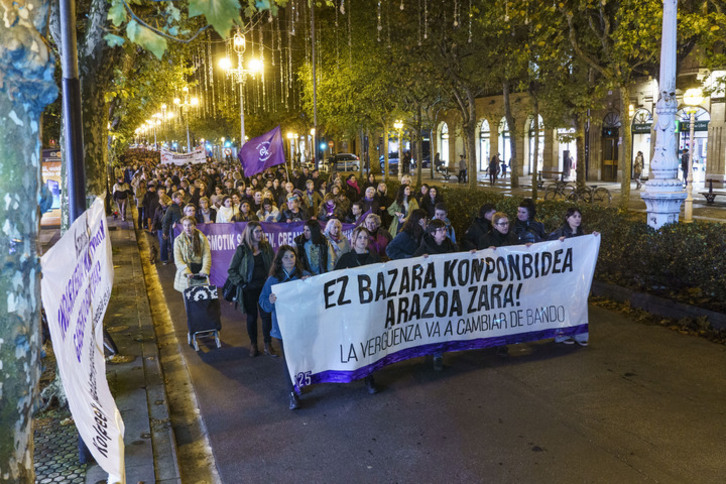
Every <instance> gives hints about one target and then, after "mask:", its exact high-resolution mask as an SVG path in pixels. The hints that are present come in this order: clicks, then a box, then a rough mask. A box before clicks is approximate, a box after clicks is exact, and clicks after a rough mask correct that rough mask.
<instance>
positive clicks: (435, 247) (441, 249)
mask: <svg viewBox="0 0 726 484" xmlns="http://www.w3.org/2000/svg"><path fill="white" fill-rule="evenodd" d="M456 251H457V248H456V244H455V243H454V242H452V240H451V239H450V238H449V237H448V235H447V227H446V222H444V221H443V220H439V219H434V220H432V221H431V222H429V224H428V226H427V227H426V233H425V234H424V235H423V237H422V238H421V245H419V246H418V249H416V251H415V252H414V253H413V256H414V257H419V256H429V255H431V254H450V253H451V252H456Z"/></svg>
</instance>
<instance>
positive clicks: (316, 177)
mask: <svg viewBox="0 0 726 484" xmlns="http://www.w3.org/2000/svg"><path fill="white" fill-rule="evenodd" d="M115 177H116V183H115V184H114V186H113V189H112V195H111V196H112V199H113V200H114V202H115V208H116V210H115V211H114V216H120V217H121V218H122V219H125V218H126V217H127V212H128V209H127V204H128V203H133V202H135V205H136V208H137V213H138V217H137V219H136V221H135V222H136V224H137V226H138V227H139V229H142V228H143V229H146V230H147V231H148V232H149V233H150V234H152V235H154V237H153V238H152V240H153V241H154V242H156V241H158V246H157V245H156V244H155V243H154V245H152V248H151V254H150V257H151V260H152V263H154V262H155V261H156V260H157V254H158V259H159V260H160V262H161V263H162V264H167V263H169V262H174V264H175V265H176V269H177V270H176V274H175V278H174V288H175V289H176V290H178V291H180V292H183V291H184V290H185V289H186V288H188V287H190V286H191V285H193V284H199V283H207V284H208V282H209V281H208V276H209V273H210V269H211V250H210V245H209V241H208V240H207V238H206V236H205V235H204V234H203V233H202V232H201V231H200V230H198V229H197V225H198V224H206V223H230V222H248V223H247V225H246V226H245V229H244V231H243V233H242V236H241V242H240V243H239V245H238V246H237V248H236V250H235V254H234V257H233V258H232V260H231V262H230V265H229V269H228V283H229V284H230V285H231V287H232V288H233V289H232V292H233V296H232V299H233V300H234V305H235V308H236V309H237V310H238V311H239V312H240V313H242V314H244V315H245V320H246V326H247V333H248V336H249V339H250V356H251V357H255V356H258V355H259V354H260V346H259V345H258V320H260V321H261V322H262V325H261V329H262V339H263V346H262V352H263V353H264V354H265V355H269V356H271V357H277V356H278V351H277V350H276V349H275V348H274V346H273V343H272V338H275V339H277V340H278V341H279V345H280V349H281V350H282V349H283V348H282V345H283V343H282V338H281V334H280V331H279V327H278V325H277V318H276V311H275V302H276V296H275V294H274V293H273V292H272V291H271V287H272V286H273V285H274V284H278V283H281V282H287V281H291V280H296V279H300V278H306V277H310V276H315V275H319V274H323V273H325V272H329V271H332V270H337V269H345V268H354V267H358V266H362V265H367V264H373V263H377V262H381V261H385V260H395V259H405V258H411V257H418V256H423V257H428V256H429V255H431V254H443V253H451V252H457V251H459V250H462V251H467V250H468V251H476V250H481V249H486V248H497V247H503V246H510V245H521V244H532V243H536V242H541V241H545V240H555V239H560V240H564V239H566V238H569V237H576V236H580V235H583V234H584V231H583V228H582V213H581V212H580V210H578V209H577V208H575V207H571V208H569V209H568V210H567V212H566V213H565V214H564V217H563V223H562V226H561V227H559V228H558V229H557V230H555V231H554V232H552V233H546V232H545V227H544V224H542V223H541V222H539V221H537V220H536V206H535V203H534V202H533V201H532V200H531V199H525V200H523V201H522V202H521V203H520V205H519V207H518V209H517V216H516V219H515V220H513V221H511V222H510V220H509V217H508V216H507V215H506V214H505V213H503V212H500V211H497V208H496V206H494V205H491V204H484V205H482V206H481V207H480V208H479V211H478V213H477V214H476V216H474V218H473V220H472V221H471V224H470V226H469V227H468V228H467V230H466V231H465V233H464V234H463V235H462V236H461V237H460V239H459V240H457V236H456V234H455V231H454V228H453V227H452V226H451V223H450V222H449V219H448V209H447V205H446V202H445V200H444V197H443V194H442V193H441V192H440V191H439V189H438V188H437V187H436V186H429V185H427V184H423V185H421V187H420V188H419V189H418V190H416V189H414V187H413V186H412V180H411V178H410V177H409V176H408V175H405V176H403V177H402V180H401V185H400V187H399V189H398V191H397V193H396V194H395V195H389V194H388V192H387V186H386V184H385V183H383V182H379V181H378V180H376V178H375V176H374V175H373V174H370V175H369V176H368V177H367V178H366V179H365V180H364V181H360V180H358V179H357V177H356V176H355V175H354V174H351V175H348V176H347V177H345V179H343V177H342V176H341V175H340V174H339V173H334V174H332V176H330V177H329V178H325V177H323V176H321V174H320V172H319V171H318V170H310V169H308V168H302V169H300V170H298V169H295V170H292V172H288V171H287V170H286V168H284V167H273V168H270V169H268V170H267V171H265V172H263V173H260V174H257V175H255V176H252V177H245V176H244V173H243V170H242V169H241V167H240V165H239V164H238V163H218V162H213V161H211V160H210V161H208V163H205V164H190V165H185V166H177V165H168V164H155V163H154V162H152V161H150V160H149V159H146V160H144V162H143V163H138V162H133V161H131V162H130V163H129V164H128V165H127V166H126V167H125V168H117V169H116V170H115ZM260 221H262V222H277V223H290V222H304V228H303V232H302V234H301V235H300V236H298V237H297V238H295V240H294V244H293V245H283V246H281V247H279V248H278V250H277V252H275V251H274V250H273V248H272V246H271V245H270V244H269V243H268V242H267V240H266V237H265V234H264V231H263V228H262V226H261V224H260V223H259V222H260ZM344 222H345V223H352V224H355V225H356V227H355V229H354V230H353V232H352V235H351V237H350V239H348V238H347V237H346V236H345V235H344V234H343V230H342V223H344ZM177 225H179V226H180V227H181V233H180V234H179V235H178V236H177V237H174V234H175V230H174V229H175V227H176V226H177ZM587 340H588V334H587V333H584V334H579V335H576V336H572V337H570V336H558V337H556V338H555V341H556V342H558V343H564V344H575V343H577V344H580V345H582V346H586V345H587ZM498 353H499V354H500V355H506V353H507V347H506V346H502V347H500V348H498ZM433 368H434V370H436V371H441V370H442V369H443V355H442V354H441V353H436V354H434V355H433ZM285 375H286V377H285V379H286V381H287V382H289V385H288V397H289V406H290V409H296V408H298V407H299V405H300V401H299V397H298V395H297V394H296V392H295V390H294V388H293V386H292V382H291V380H290V378H289V374H287V373H286V374H285ZM365 385H366V388H367V390H368V392H369V393H371V394H374V393H376V392H377V391H378V387H377V386H376V383H375V380H374V378H373V376H372V375H371V376H368V377H366V378H365Z"/></svg>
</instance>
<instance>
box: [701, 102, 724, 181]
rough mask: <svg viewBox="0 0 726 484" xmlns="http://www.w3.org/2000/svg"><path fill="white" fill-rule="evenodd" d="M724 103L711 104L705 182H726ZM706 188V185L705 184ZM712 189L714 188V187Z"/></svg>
mask: <svg viewBox="0 0 726 484" xmlns="http://www.w3.org/2000/svg"><path fill="white" fill-rule="evenodd" d="M724 128H726V103H723V102H719V103H714V102H712V103H711V121H710V122H709V123H708V157H707V160H706V180H721V181H722V182H723V181H724V180H726V159H725V158H726V129H724ZM706 188H708V183H706ZM714 188H716V187H715V186H714Z"/></svg>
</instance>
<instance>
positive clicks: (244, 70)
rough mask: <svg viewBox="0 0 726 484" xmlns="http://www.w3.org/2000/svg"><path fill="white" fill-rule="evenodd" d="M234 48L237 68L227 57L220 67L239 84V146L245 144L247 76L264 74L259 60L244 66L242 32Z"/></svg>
mask: <svg viewBox="0 0 726 484" xmlns="http://www.w3.org/2000/svg"><path fill="white" fill-rule="evenodd" d="M232 48H233V49H234V51H235V52H236V53H237V67H232V61H231V60H230V59H229V58H228V57H225V58H224V59H222V60H221V61H219V65H220V67H222V69H224V70H225V71H227V74H228V75H229V76H230V77H232V78H233V79H234V80H235V81H236V82H237V83H238V84H239V125H240V128H239V132H240V135H239V139H240V141H239V146H240V148H241V147H242V145H244V144H245V140H246V139H247V138H246V137H245V104H244V86H245V81H247V76H248V75H250V76H252V77H254V75H255V74H256V73H258V72H262V67H263V66H262V62H261V61H260V60H259V59H251V60H250V62H249V64H248V65H247V67H245V66H244V60H243V59H242V55H243V54H244V52H245V49H246V42H245V36H244V34H243V33H242V32H240V31H237V33H236V34H234V38H233V39H232Z"/></svg>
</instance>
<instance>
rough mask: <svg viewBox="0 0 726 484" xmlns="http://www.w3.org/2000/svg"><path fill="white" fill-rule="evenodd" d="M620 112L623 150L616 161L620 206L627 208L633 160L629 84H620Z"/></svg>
mask: <svg viewBox="0 0 726 484" xmlns="http://www.w3.org/2000/svg"><path fill="white" fill-rule="evenodd" d="M620 112H621V113H622V115H621V123H620V124H621V125H622V128H623V152H622V156H621V157H620V161H619V162H618V167H619V169H620V173H621V174H622V175H621V179H620V193H621V194H622V196H621V198H620V207H621V208H624V209H627V208H628V202H629V201H630V166H631V164H632V161H633V154H632V153H631V151H632V149H633V147H632V143H631V140H632V136H631V126H630V86H620Z"/></svg>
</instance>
